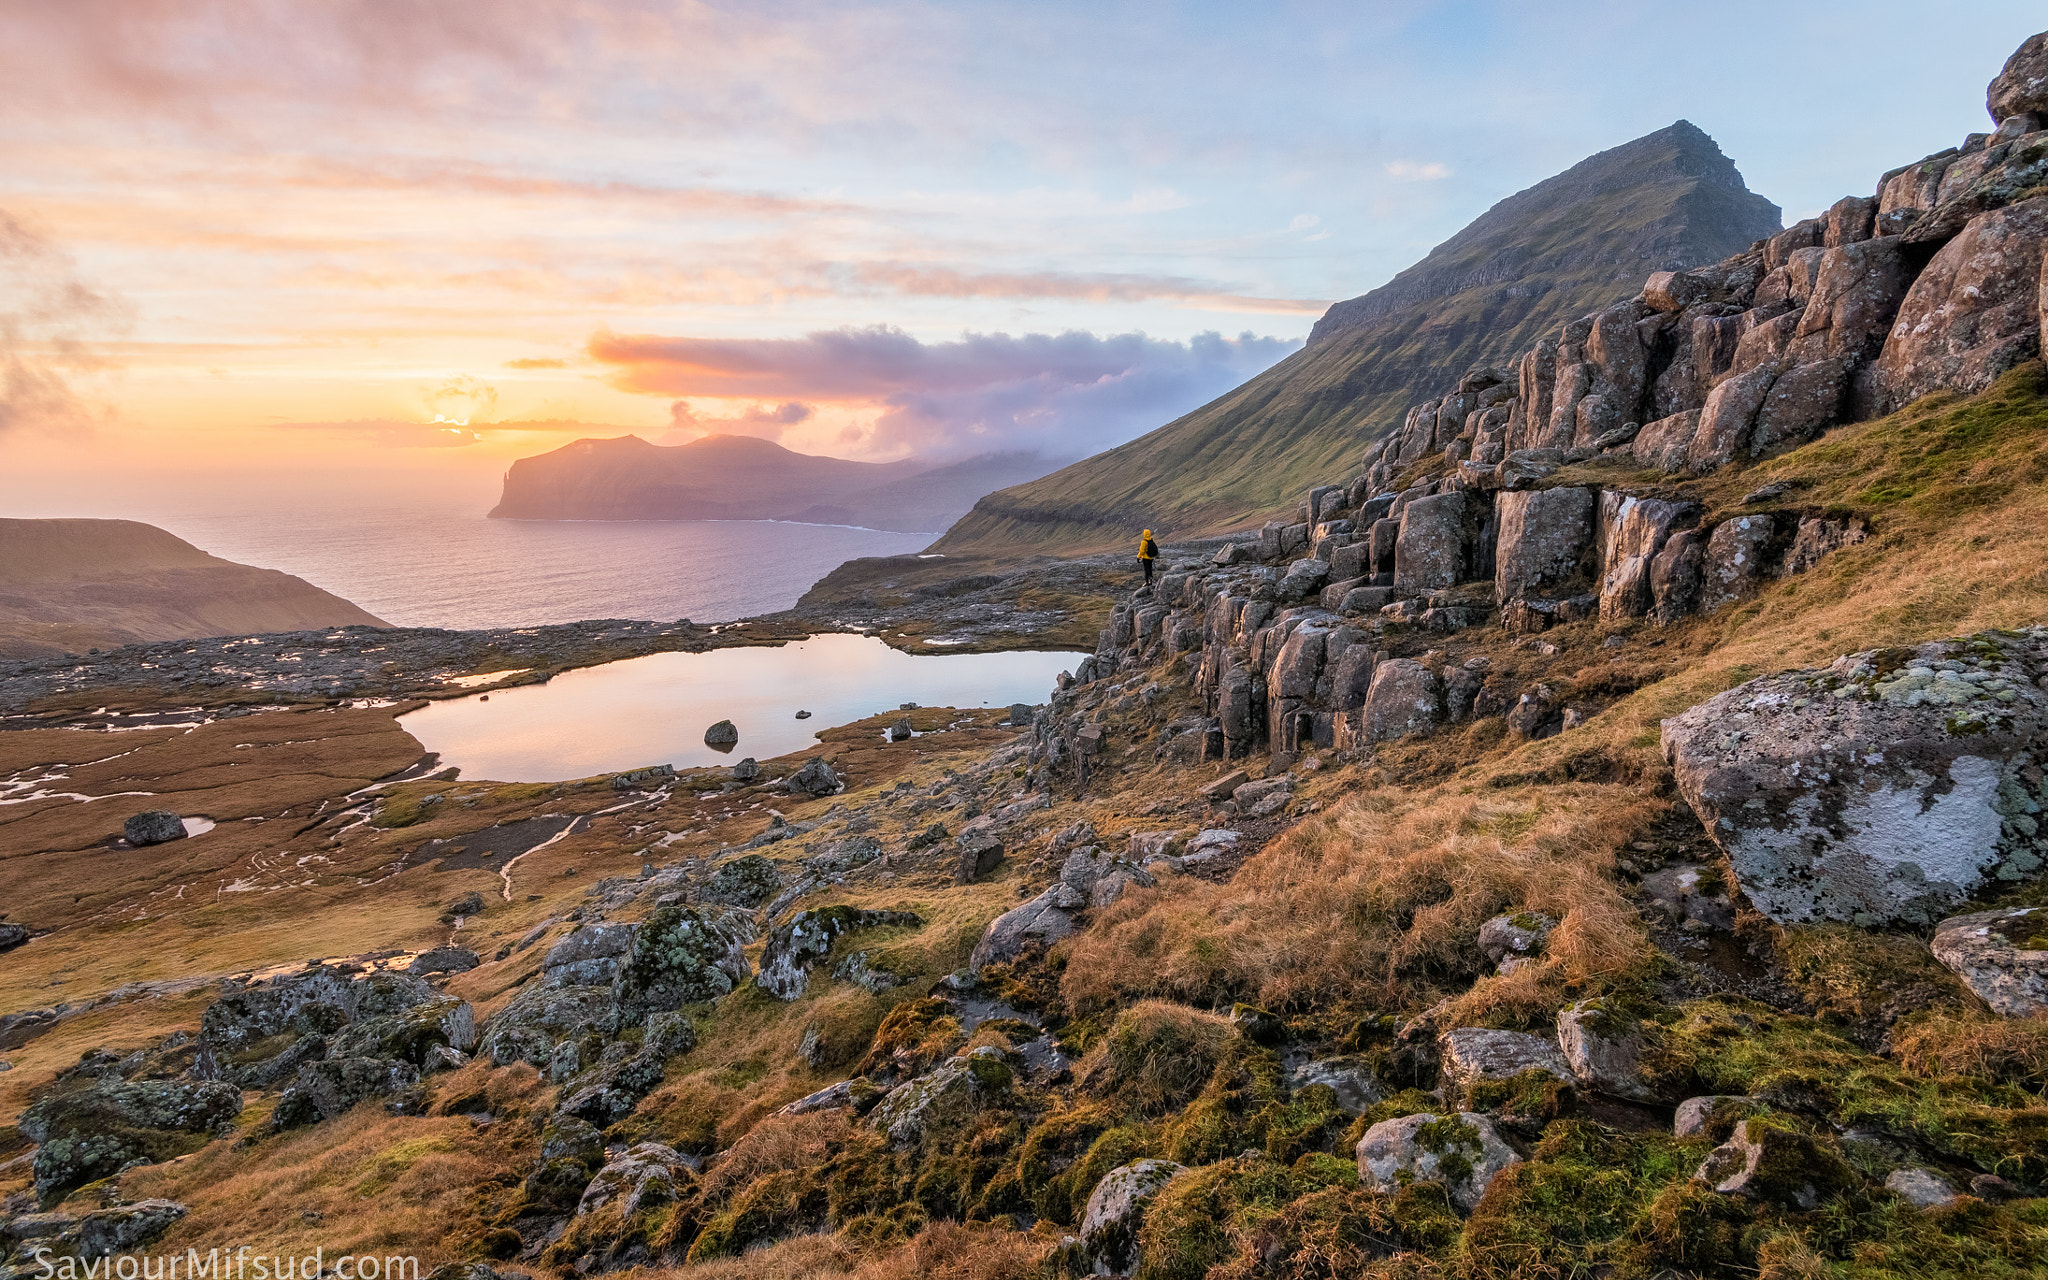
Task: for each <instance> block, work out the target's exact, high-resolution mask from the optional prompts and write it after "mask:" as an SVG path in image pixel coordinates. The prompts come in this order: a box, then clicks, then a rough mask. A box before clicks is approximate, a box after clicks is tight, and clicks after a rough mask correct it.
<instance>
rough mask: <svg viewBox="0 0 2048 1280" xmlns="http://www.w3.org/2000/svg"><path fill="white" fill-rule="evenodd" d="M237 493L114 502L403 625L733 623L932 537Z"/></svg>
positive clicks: (469, 503) (215, 550) (209, 547)
mask: <svg viewBox="0 0 2048 1280" xmlns="http://www.w3.org/2000/svg"><path fill="white" fill-rule="evenodd" d="M465 498H466V499H467V495H465ZM233 501H234V504H235V509H231V510H220V509H218V507H217V506H215V505H213V504H209V505H208V506H207V507H196V506H194V505H192V504H190V503H189V502H182V501H179V500H177V499H176V498H175V497H170V498H167V499H166V500H164V501H162V502H160V503H140V504H138V503H136V502H133V501H130V502H126V503H123V504H122V507H121V509H120V511H119V512H118V514H120V515H122V516H125V517H126V518H128V519H134V520H144V521H147V522H149V523H151V524H154V525H157V526H159V527H160V528H163V529H167V530H169V531H170V532H172V533H174V534H176V535H178V536H179V537H181V538H183V539H185V540H186V541H187V542H190V543H192V544H193V545H194V546H197V547H199V548H200V549H201V550H204V551H207V552H210V553H212V554H214V555H217V556H220V557H222V558H223V559H227V560H235V561H239V562H241V563H243V564H250V565H256V566H259V567H261V568H265V569H282V570H284V571H285V572H286V573H291V574H296V575H298V576H299V577H301V578H304V579H305V580H306V581H308V582H310V583H312V584H313V585H315V586H317V587H321V588H323V589H325V590H328V591H331V592H333V593H334V594H336V595H338V596H341V597H342V598H344V599H346V600H350V601H353V602H354V603H356V604H359V605H361V606H362V607H363V608H365V609H368V610H369V611H370V612H371V613H374V614H376V615H377V616H378V617H380V618H382V619H384V620H385V621H386V622H389V623H392V624H394V625H396V626H404V627H451V628H458V629H473V628H481V627H530V626H537V625H540V624H544V623H551V622H576V621H579V620H582V619H585V618H639V619H646V620H650V621H656V622H674V621H676V620H677V619H680V618H688V619H690V620H691V621H693V622H726V621H730V620H731V619H734V618H743V617H749V616H752V615H754V614H761V613H772V612H774V611H776V610H779V609H787V608H789V607H790V606H791V605H793V604H795V603H796V601H797V598H798V597H799V596H801V595H802V594H803V593H804V591H805V590H806V589H808V588H809V587H810V585H811V584H812V583H814V582H816V581H817V580H818V579H820V578H822V577H824V576H825V575H826V574H827V573H829V572H831V571H832V570H833V569H834V568H836V567H837V566H839V565H840V564H841V563H843V562H845V561H847V560H850V559H853V558H855V557H857V556H891V555H904V554H907V553H910V552H915V551H920V550H922V549H923V548H924V547H926V546H927V545H929V544H930V543H931V542H932V541H933V539H934V538H935V537H936V536H937V535H936V534H932V533H889V532H884V531H881V530H875V529H852V528H844V527H841V526H837V525H813V524H793V523H789V522H785V521H775V520H661V521H601V520H591V521H584V520H489V519H486V518H485V517H484V515H483V512H484V510H486V509H488V507H487V504H482V505H480V504H478V503H476V502H475V501H474V500H465V501H462V502H460V503H458V502H455V501H453V500H450V501H447V502H445V503H440V504H435V503H432V502H423V501H409V502H403V503H401V502H374V501H373V502H360V501H352V500H351V501H343V500H337V499H333V498H327V499H325V500H321V499H319V498H314V499H293V500H291V501H289V502H285V501H279V500H274V499H269V498H266V497H264V496H262V495H237V496H236V497H235V498H234V500H233ZM9 514H13V513H11V512H10V513H9ZM38 514H41V513H38ZM51 514H56V513H54V512H53V513H51ZM65 514H79V515H85V514H90V515H97V516H105V515H114V514H117V513H116V512H114V511H90V512H86V511H67V512H65Z"/></svg>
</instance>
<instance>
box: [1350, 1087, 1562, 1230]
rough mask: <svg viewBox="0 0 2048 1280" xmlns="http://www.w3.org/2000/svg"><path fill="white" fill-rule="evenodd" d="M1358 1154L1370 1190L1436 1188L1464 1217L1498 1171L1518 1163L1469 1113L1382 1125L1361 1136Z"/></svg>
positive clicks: (1394, 1191)
mask: <svg viewBox="0 0 2048 1280" xmlns="http://www.w3.org/2000/svg"><path fill="white" fill-rule="evenodd" d="M1356 1150H1357V1156H1358V1180H1359V1181H1360V1182H1363V1183H1364V1184H1365V1185H1366V1187H1367V1188H1368V1189H1370V1190H1373V1191H1382V1192H1385V1193H1386V1194H1388V1195H1395V1194H1397V1193H1399V1192H1400V1190H1401V1189H1402V1188H1403V1187H1404V1186H1406V1185H1407V1184H1408V1183H1410V1182H1440V1183H1442V1184H1443V1186H1444V1190H1445V1191H1447V1192H1449V1193H1450V1197H1451V1202H1452V1203H1453V1204H1455V1205H1457V1206H1458V1207H1459V1208H1460V1209H1462V1210H1464V1211H1465V1212H1466V1213H1470V1212H1472V1210H1474V1209H1476V1208H1478V1207H1479V1199H1480V1197H1481V1196H1484V1195H1485V1194H1486V1188H1487V1187H1488V1186H1489V1185H1490V1184H1491V1183H1492V1182H1493V1180H1494V1178H1495V1177H1497V1176H1498V1175H1499V1174H1500V1171H1501V1170H1503V1169H1505V1168H1507V1167H1508V1166H1509V1165H1511V1164H1514V1163H1515V1162H1516V1161H1517V1160H1519V1159H1520V1158H1521V1157H1519V1156H1517V1155H1516V1154H1515V1153H1514V1151H1513V1150H1512V1149H1510V1148H1509V1146H1508V1144H1507V1143H1505V1142H1503V1141H1501V1138H1500V1135H1499V1134H1498V1133H1496V1132H1494V1128H1493V1125H1492V1123H1491V1122H1490V1121H1488V1120H1487V1118H1486V1117H1485V1116H1482V1115H1479V1114H1477V1113H1475V1112H1471V1111H1465V1112H1459V1113H1457V1114H1455V1115H1448V1116H1439V1115H1431V1114H1429V1113H1428V1112H1423V1113H1421V1114H1419V1115H1412V1116H1402V1117H1401V1118H1399V1119H1397V1120H1382V1121H1380V1122H1379V1123H1378V1124H1376V1125H1374V1126H1373V1127H1372V1128H1370V1129H1367V1130H1366V1131H1365V1136H1364V1137H1362V1138H1360V1139H1359V1140H1358V1147H1357V1149H1356Z"/></svg>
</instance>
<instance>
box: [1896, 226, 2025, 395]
mask: <svg viewBox="0 0 2048 1280" xmlns="http://www.w3.org/2000/svg"><path fill="white" fill-rule="evenodd" d="M2044 238H2048V196H2039V197H2036V198H2034V199H2032V200H2024V201H2021V202H2020V203H2018V204H2015V205H2009V206H2007V207H2005V208H2003V209H1994V210H1991V211H1990V212H1988V213H1981V214H1978V215H1977V216H1976V217H1974V218H1972V219H1970V221H1969V223H1968V225H1966V226H1965V227H1964V228H1963V230H1962V233H1961V234H1960V235H1958V236H1956V238H1955V239H1953V240H1951V241H1949V242H1948V243H1947V244H1945V245H1943V246H1942V247H1941V250H1940V252H1938V253H1936V254H1935V255H1934V260H1933V261H1931V262H1929V263H1928V264H1927V267H1926V269H1925V270H1923V271H1922V272H1921V273H1920V275H1919V277H1918V278H1917V279H1915V280H1914V282H1913V287H1912V289H1911V290H1910V291H1908V293H1907V294H1906V299H1905V302H1904V303H1903V304H1902V305H1901V306H1900V307H1899V312H1898V319H1897V321H1896V322H1895V323H1894V324H1893V325H1892V329H1891V336H1890V337H1889V338H1887V339H1886V341H1885V344H1884V354H1883V355H1882V356H1880V357H1879V359H1878V364H1877V368H1878V376H1879V378H1880V380H1881V382H1882V384H1883V387H1884V392H1885V396H1886V400H1887V403H1888V404H1889V405H1890V406H1892V407H1897V406H1899V405H1904V404H1908V403H1910V402H1912V401H1914V400H1917V399H1919V398H1920V397H1921V396H1924V395H1926V394H1928V393H1929V392H1932V391H1944V390H1946V391H1956V392H1960V393H1962V394H1964V395H1970V394H1973V393H1975V392H1978V391H1982V390H1983V389H1984V388H1986V387H1988V386H1990V385H1991V384H1992V382H1994V381H1996V380H1997V378H1998V375H1999V374H2001V373H2004V372H2005V371H2006V370H2007V369H2010V368H2012V367H2013V366H2014V365H2017V364H2019V363H2020V362H2021V361H2023V360H2030V359H2032V358H2033V357H2035V356H2037V355H2039V354H2040V352H2041V310H2040V282H2041V248H2042V241H2043V239H2044Z"/></svg>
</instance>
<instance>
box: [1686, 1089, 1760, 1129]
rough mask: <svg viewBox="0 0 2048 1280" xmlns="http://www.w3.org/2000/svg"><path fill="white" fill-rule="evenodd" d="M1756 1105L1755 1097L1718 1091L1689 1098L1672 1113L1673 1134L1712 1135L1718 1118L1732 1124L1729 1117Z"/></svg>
mask: <svg viewBox="0 0 2048 1280" xmlns="http://www.w3.org/2000/svg"><path fill="white" fill-rule="evenodd" d="M1755 1105H1756V1099H1755V1098H1751V1097H1746V1096H1744V1095H1742V1094H1727V1093H1717V1094H1707V1095H1705V1096H1702V1097H1698V1098H1687V1099H1686V1100H1685V1101H1683V1102H1681V1103H1679V1104H1678V1109H1677V1110H1676V1111H1675V1112H1674V1113H1673V1114H1672V1117H1671V1135H1672V1136H1673V1137H1675V1138H1698V1137H1707V1136H1710V1135H1711V1134H1712V1131H1713V1128H1714V1124H1715V1121H1716V1119H1717V1118H1719V1119H1720V1120H1722V1122H1723V1123H1731V1124H1732V1121H1731V1120H1729V1119H1728V1117H1730V1116H1732V1115H1733V1114H1734V1113H1736V1112H1740V1111H1743V1110H1745V1109H1747V1108H1750V1107H1754V1106H1755Z"/></svg>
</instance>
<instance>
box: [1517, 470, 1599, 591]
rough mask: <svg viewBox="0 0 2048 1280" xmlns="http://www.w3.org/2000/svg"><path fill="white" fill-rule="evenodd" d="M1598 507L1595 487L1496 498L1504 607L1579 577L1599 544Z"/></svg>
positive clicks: (1561, 489)
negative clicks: (1595, 540) (1596, 542)
mask: <svg viewBox="0 0 2048 1280" xmlns="http://www.w3.org/2000/svg"><path fill="white" fill-rule="evenodd" d="M1595 505H1596V504H1595V502H1594V494H1593V491H1592V490H1591V489H1583V488H1578V487H1575V486H1572V487H1563V488H1557V489H1537V490H1527V491H1523V492H1515V493H1503V494H1501V495H1500V496H1499V497H1498V498H1497V499H1495V501H1494V512H1495V519H1496V523H1497V525H1498V528H1499V533H1498V535H1497V538H1496V541H1495V552H1494V562H1493V563H1494V568H1493V580H1494V592H1495V596H1496V598H1497V599H1499V600H1500V601H1501V602H1503V603H1505V602H1507V601H1510V600H1523V599H1527V598H1529V597H1530V596H1532V595H1541V594H1543V593H1544V592H1545V589H1546V588H1548V587H1550V586H1552V585H1554V584H1558V583H1563V582H1568V581H1570V580H1571V579H1573V578H1575V577H1577V576H1579V574H1580V573H1581V571H1582V570H1583V569H1584V568H1585V564H1584V561H1585V559H1586V554H1587V551H1588V550H1589V549H1590V548H1591V547H1592V545H1593V535H1594V511H1595Z"/></svg>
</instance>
